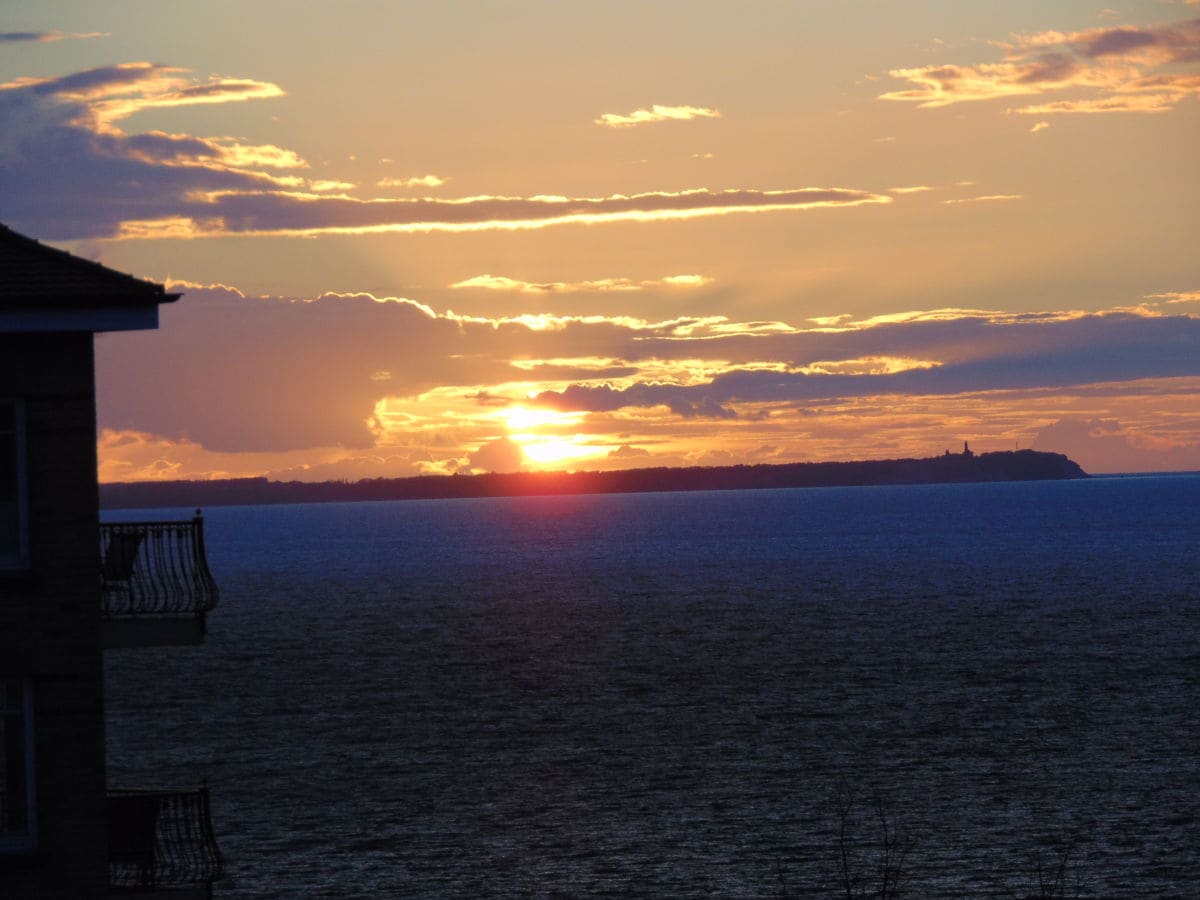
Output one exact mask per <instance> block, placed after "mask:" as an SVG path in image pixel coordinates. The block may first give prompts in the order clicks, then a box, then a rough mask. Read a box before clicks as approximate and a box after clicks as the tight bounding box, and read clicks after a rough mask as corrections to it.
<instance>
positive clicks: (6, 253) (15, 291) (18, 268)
mask: <svg viewBox="0 0 1200 900" xmlns="http://www.w3.org/2000/svg"><path fill="white" fill-rule="evenodd" d="M178 297H179V295H178V294H168V293H167V292H166V289H165V288H164V287H163V286H162V285H161V284H155V283H154V282H153V281H143V280H142V279H140V278H134V277H133V276H132V275H125V274H123V273H121V272H117V271H114V270H113V269H109V268H107V267H105V266H102V265H100V263H95V262H91V261H90V260H86V259H81V258H80V257H78V256H72V255H71V254H70V253H67V252H66V251H64V250H56V249H55V248H54V247H47V246H46V245H45V244H40V243H38V242H37V241H35V240H33V239H32V238H27V237H25V236H24V235H21V234H17V232H15V231H13V230H11V229H9V228H6V227H5V226H3V225H0V309H33V310H46V311H49V310H54V309H79V308H90V309H104V308H114V307H119V308H128V307H131V306H134V307H137V306H143V307H144V306H156V305H157V304H159V303H170V302H171V301H172V300H176V299H178Z"/></svg>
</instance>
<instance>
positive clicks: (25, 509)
mask: <svg viewBox="0 0 1200 900" xmlns="http://www.w3.org/2000/svg"><path fill="white" fill-rule="evenodd" d="M0 406H9V407H11V408H12V411H13V428H12V431H11V432H8V431H4V432H0V439H5V438H7V437H9V436H10V435H11V437H12V438H13V439H14V444H15V447H14V449H15V452H16V472H15V475H16V485H15V488H16V500H17V506H16V512H17V545H16V551H15V552H9V553H5V552H4V551H3V550H2V549H0V574H5V573H11V572H24V571H27V570H28V569H29V464H28V455H29V454H28V450H27V444H26V420H25V404H24V402H23V401H22V400H21V398H19V397H3V396H0Z"/></svg>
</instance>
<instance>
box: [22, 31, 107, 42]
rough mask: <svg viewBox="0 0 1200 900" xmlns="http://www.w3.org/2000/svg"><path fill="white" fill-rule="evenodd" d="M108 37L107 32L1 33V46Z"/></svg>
mask: <svg viewBox="0 0 1200 900" xmlns="http://www.w3.org/2000/svg"><path fill="white" fill-rule="evenodd" d="M108 36H109V35H108V32H107V31H87V32H79V31H3V32H0V44H19V43H34V44H52V43H54V42H56V41H81V40H88V39H90V38H100V37H108Z"/></svg>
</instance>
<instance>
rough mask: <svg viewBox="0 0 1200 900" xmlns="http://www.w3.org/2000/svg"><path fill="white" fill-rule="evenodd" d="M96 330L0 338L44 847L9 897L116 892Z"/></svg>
mask: <svg viewBox="0 0 1200 900" xmlns="http://www.w3.org/2000/svg"><path fill="white" fill-rule="evenodd" d="M93 371H94V370H93V361H92V335H91V334H88V333H69V334H51V333H48V334H22V335H12V334H0V397H5V398H9V397H15V398H19V399H21V400H22V401H23V403H24V408H25V421H26V458H27V467H28V468H27V475H28V477H27V484H28V498H29V517H28V522H29V569H28V571H27V572H25V573H20V574H0V674H5V675H18V676H29V677H32V678H33V679H34V722H35V727H36V747H35V754H36V757H35V758H36V767H37V791H38V803H37V808H38V812H37V814H38V848H37V850H36V851H35V852H34V853H32V854H27V855H21V856H12V855H0V897H4V898H14V900H15V898H18V897H38V898H42V897H64V898H66V897H71V898H75V897H81V898H82V897H92V896H97V897H98V896H102V895H103V894H104V893H105V892H106V889H107V883H108V874H107V872H108V870H107V828H106V821H105V815H106V813H105V793H104V698H103V693H104V682H103V664H102V650H101V645H100V589H99V583H98V574H97V573H98V571H99V559H98V556H99V551H98V549H97V541H98V527H99V526H98V522H99V516H98V511H97V510H98V503H97V491H96V412H95V387H94V374H93Z"/></svg>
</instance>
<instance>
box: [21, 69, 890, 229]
mask: <svg viewBox="0 0 1200 900" xmlns="http://www.w3.org/2000/svg"><path fill="white" fill-rule="evenodd" d="M283 95H284V91H283V89H282V88H281V87H279V86H278V85H275V84H272V83H270V82H264V81H258V80H254V79H247V78H224V77H222V78H216V77H214V78H210V79H208V80H207V81H197V80H195V79H193V78H192V77H191V76H190V75H189V74H188V73H187V72H186V71H185V70H183V69H179V68H175V67H171V66H165V65H161V64H157V63H149V62H133V63H121V64H116V65H110V66H102V67H97V68H92V69H86V70H83V71H79V72H75V73H71V74H68V75H60V76H53V77H37V78H19V79H16V80H13V81H9V82H7V83H4V84H0V119H3V120H4V121H5V122H6V123H13V124H12V125H11V127H10V128H9V129H8V130H7V131H6V133H5V134H4V136H3V137H0V196H4V198H5V215H6V217H7V218H8V220H9V221H10V223H11V224H13V225H14V226H16V227H18V228H21V229H23V230H27V231H29V232H31V233H34V234H37V235H39V236H40V237H43V238H46V239H50V240H76V239H90V238H134V239H147V238H189V237H204V236H212V235H230V234H242V235H266V234H270V235H314V234H364V233H383V232H400V233H404V232H418V233H420V232H476V231H498V230H507V231H513V230H526V229H540V228H549V227H553V226H557V225H566V224H601V223H618V222H619V223H632V222H656V221H672V220H682V219H692V218H700V217H711V216H723V215H733V214H750V213H763V212H776V211H784V210H791V211H796V210H811V209H819V208H832V207H854V206H863V205H871V204H881V203H889V202H891V200H892V198H891V197H889V196H887V195H885V194H877V193H873V192H870V191H865V190H860V189H853V188H840V187H832V188H826V187H799V188H790V189H783V190H760V189H753V188H740V189H728V190H713V189H709V188H696V189H691V190H682V191H648V192H644V193H638V194H632V195H626V194H611V195H608V196H595V197H565V196H549V195H534V196H527V197H523V196H490V195H483V196H471V197H459V198H451V199H434V198H429V197H423V198H394V197H368V198H360V197H355V196H351V195H350V194H348V193H345V192H346V191H348V190H351V189H353V188H354V185H352V184H349V183H346V182H343V181H339V180H335V179H320V180H307V179H305V178H304V177H302V176H301V175H299V174H294V173H295V172H298V171H300V170H304V169H306V168H308V164H307V162H306V161H305V160H304V159H302V158H301V157H300V156H299V154H297V153H295V152H294V151H291V150H288V149H286V148H283V147H277V146H274V145H253V146H252V145H243V144H241V143H240V142H237V141H234V140H232V139H229V138H204V137H193V136H190V135H179V134H167V133H164V132H145V133H128V132H126V131H124V130H122V129H121V128H120V127H118V125H117V123H119V122H121V121H122V120H124V119H126V118H128V117H130V116H132V115H134V114H135V113H137V112H139V111H142V110H146V109H156V108H164V107H175V106H187V105H195V104H218V103H233V102H243V101H247V100H258V99H270V98H275V97H281V96H283ZM662 109H665V110H669V111H674V112H671V116H675V115H676V114H677V115H678V116H684V117H686V116H691V115H692V114H693V113H694V110H693V108H691V107H686V108H685V107H678V108H676V107H663V108H662ZM697 109H699V108H697ZM679 110H685V112H679ZM689 110H690V111H689ZM702 112H706V113H707V112H714V113H715V111H702ZM696 114H697V115H698V114H699V113H696ZM664 115H666V113H664ZM445 180H446V179H444V178H443V177H441V176H437V175H424V176H419V177H415V178H406V179H399V180H386V179H385V180H384V182H382V183H384V184H386V185H387V186H402V187H418V186H424V187H434V186H439V185H441V184H444V183H445ZM435 182H436V184H435Z"/></svg>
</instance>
